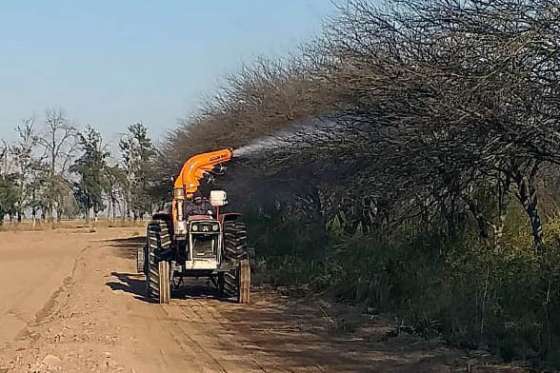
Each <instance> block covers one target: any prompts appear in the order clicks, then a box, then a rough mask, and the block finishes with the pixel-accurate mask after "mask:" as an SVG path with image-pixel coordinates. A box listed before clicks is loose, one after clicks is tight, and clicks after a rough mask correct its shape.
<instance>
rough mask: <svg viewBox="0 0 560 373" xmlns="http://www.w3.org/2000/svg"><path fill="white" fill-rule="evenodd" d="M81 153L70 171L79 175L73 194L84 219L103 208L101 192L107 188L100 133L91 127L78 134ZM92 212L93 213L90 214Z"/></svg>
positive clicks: (104, 154)
mask: <svg viewBox="0 0 560 373" xmlns="http://www.w3.org/2000/svg"><path fill="white" fill-rule="evenodd" d="M78 138H79V146H80V149H81V151H82V154H81V155H80V157H79V158H78V159H76V161H75V162H74V164H72V166H70V172H73V173H75V174H76V175H78V177H79V181H78V182H76V183H74V196H75V198H76V201H77V202H78V205H79V207H80V209H81V210H82V212H83V213H84V216H85V218H86V221H89V218H90V215H93V216H94V217H95V218H97V214H98V213H99V212H100V211H102V210H103V209H104V208H105V205H104V203H103V192H104V191H105V190H106V188H107V182H108V180H107V176H106V172H107V158H108V157H109V153H108V152H107V151H105V147H104V145H103V139H102V137H101V134H100V133H99V132H98V131H96V130H94V129H93V128H91V127H88V128H87V129H86V130H85V131H84V132H81V133H79V134H78ZM92 213H93V214H92Z"/></svg>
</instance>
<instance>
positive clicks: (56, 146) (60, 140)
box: [38, 109, 76, 220]
mask: <svg viewBox="0 0 560 373" xmlns="http://www.w3.org/2000/svg"><path fill="white" fill-rule="evenodd" d="M44 126H45V133H44V134H43V136H40V137H38V143H39V145H41V146H42V148H43V151H44V156H45V158H46V162H47V175H46V178H45V183H46V188H45V189H46V191H45V194H44V195H43V198H45V200H46V205H47V209H48V211H49V213H50V218H51V219H54V216H55V215H56V216H57V219H58V220H60V219H61V218H62V213H63V210H64V207H63V206H64V198H66V197H67V196H68V193H69V191H71V188H70V184H69V183H68V181H67V180H66V173H67V171H68V166H69V165H70V162H71V160H72V157H73V156H74V152H75V147H76V129H75V128H74V127H73V126H71V125H70V124H69V122H68V119H67V118H66V116H65V114H64V112H63V111H62V110H60V109H59V110H55V109H50V110H47V112H46V120H45V124H44Z"/></svg>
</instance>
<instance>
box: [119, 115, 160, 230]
mask: <svg viewBox="0 0 560 373" xmlns="http://www.w3.org/2000/svg"><path fill="white" fill-rule="evenodd" d="M119 147H120V149H121V155H122V169H123V171H124V173H125V174H126V190H125V194H126V216H130V213H131V212H132V214H133V216H134V220H136V219H142V218H143V216H144V213H146V212H150V211H151V209H152V198H151V196H150V194H149V188H150V185H151V179H152V178H153V175H154V173H155V168H154V161H155V156H156V154H157V153H156V149H155V147H154V145H153V144H152V140H151V139H150V138H149V137H148V130H147V128H146V127H145V126H144V125H143V124H142V123H135V124H133V125H131V126H129V127H128V133H127V134H126V135H125V136H123V138H122V139H121V141H120V142H119Z"/></svg>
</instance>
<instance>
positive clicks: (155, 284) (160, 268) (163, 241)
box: [144, 220, 171, 303]
mask: <svg viewBox="0 0 560 373" xmlns="http://www.w3.org/2000/svg"><path fill="white" fill-rule="evenodd" d="M147 241H148V243H147V253H146V254H147V255H146V257H145V258H144V261H145V267H144V268H145V274H146V295H147V296H148V297H149V298H153V299H155V300H158V301H159V303H169V300H170V299H171V279H170V277H171V273H170V272H171V271H170V266H169V261H168V260H165V259H164V258H162V254H163V252H164V251H165V250H168V249H169V248H170V246H171V236H170V234H169V224H168V223H167V222H166V221H164V220H154V221H152V222H150V223H149V224H148V232H147Z"/></svg>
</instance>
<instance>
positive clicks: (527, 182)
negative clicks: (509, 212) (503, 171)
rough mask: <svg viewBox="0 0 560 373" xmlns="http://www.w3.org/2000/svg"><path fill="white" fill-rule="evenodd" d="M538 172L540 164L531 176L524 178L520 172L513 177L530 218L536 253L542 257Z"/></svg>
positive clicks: (520, 199)
mask: <svg viewBox="0 0 560 373" xmlns="http://www.w3.org/2000/svg"><path fill="white" fill-rule="evenodd" d="M537 172H538V164H536V165H534V166H533V168H532V170H531V172H530V174H529V176H524V175H522V174H521V173H520V172H519V171H518V172H516V173H515V174H514V175H513V180H514V181H515V184H516V185H517V198H518V199H519V202H521V205H522V206H523V208H524V209H525V213H526V214H527V216H528V217H529V222H530V224H531V231H532V234H533V244H534V247H535V252H536V253H537V255H539V256H540V255H542V254H543V249H544V241H543V227H542V221H541V218H540V215H539V211H538V209H537V203H538V198H537V188H536V185H535V179H536V175H537Z"/></svg>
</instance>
